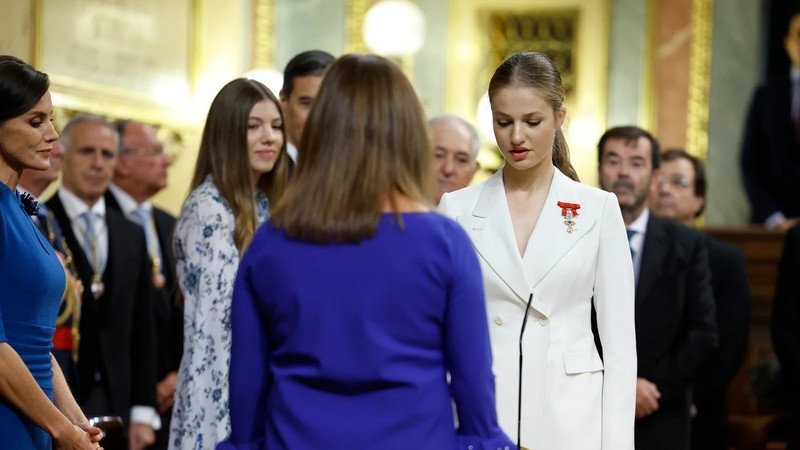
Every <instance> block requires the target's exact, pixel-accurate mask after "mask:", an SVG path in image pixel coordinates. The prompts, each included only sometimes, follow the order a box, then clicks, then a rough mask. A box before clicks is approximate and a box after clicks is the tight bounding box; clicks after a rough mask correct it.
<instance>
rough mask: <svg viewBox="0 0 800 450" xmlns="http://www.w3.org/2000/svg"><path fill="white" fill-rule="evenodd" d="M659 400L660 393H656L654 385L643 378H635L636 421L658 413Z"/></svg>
mask: <svg viewBox="0 0 800 450" xmlns="http://www.w3.org/2000/svg"><path fill="white" fill-rule="evenodd" d="M660 398H661V392H658V388H657V387H656V385H655V384H653V383H651V382H649V381H647V380H645V379H644V378H637V379H636V419H637V420H638V419H642V418H644V417H647V416H649V415H650V414H653V413H654V412H656V411H658V399H660Z"/></svg>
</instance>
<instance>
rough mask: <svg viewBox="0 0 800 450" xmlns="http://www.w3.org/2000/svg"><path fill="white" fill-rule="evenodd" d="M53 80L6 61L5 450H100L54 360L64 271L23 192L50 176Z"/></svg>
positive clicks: (0, 436)
mask: <svg viewBox="0 0 800 450" xmlns="http://www.w3.org/2000/svg"><path fill="white" fill-rule="evenodd" d="M48 88H49V80H48V77H47V75H45V74H43V73H41V72H39V71H37V70H35V69H33V68H32V67H31V66H29V65H28V64H26V63H24V62H22V61H21V60H19V59H17V58H14V57H11V56H4V55H0V449H14V450H50V448H51V445H52V442H51V438H52V439H54V440H55V441H56V444H57V445H58V447H59V448H60V449H70V450H73V449H79V450H94V449H96V448H99V444H97V442H98V441H99V440H100V430H99V429H97V428H94V427H90V426H89V424H88V420H87V419H86V416H84V414H83V413H82V412H81V410H80V408H79V407H78V405H77V403H76V402H75V400H74V399H73V397H72V394H71V393H70V391H69V388H68V387H67V384H66V381H64V376H63V374H62V373H61V371H60V370H59V368H58V365H57V364H56V363H55V359H54V358H53V357H52V355H51V354H50V349H51V347H52V344H51V343H52V339H53V333H54V331H55V322H56V314H57V313H58V305H59V302H60V301H61V296H62V294H63V292H64V286H65V282H66V279H65V274H64V268H63V267H62V265H61V262H60V261H59V260H58V257H57V256H56V254H55V251H54V250H53V248H52V247H51V246H50V244H49V242H48V241H47V239H45V237H44V236H42V235H41V234H40V233H39V231H38V229H37V228H36V226H35V225H34V224H33V222H32V220H31V218H30V217H29V216H30V215H31V214H33V213H34V209H35V204H34V202H32V201H25V199H23V198H22V197H20V196H19V195H18V194H17V192H16V188H17V182H18V181H19V176H20V174H21V173H22V171H23V170H46V169H47V168H48V167H50V159H49V158H50V151H51V150H52V147H53V142H54V141H55V140H56V139H58V134H56V131H55V129H54V128H53V125H52V123H51V115H52V111H53V105H52V103H51V100H50V93H49V91H48Z"/></svg>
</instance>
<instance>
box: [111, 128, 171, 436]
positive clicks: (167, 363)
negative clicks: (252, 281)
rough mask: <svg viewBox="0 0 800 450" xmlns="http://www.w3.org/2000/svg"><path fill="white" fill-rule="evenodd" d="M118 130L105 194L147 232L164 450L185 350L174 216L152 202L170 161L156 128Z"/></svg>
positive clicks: (113, 207) (114, 206) (162, 183)
mask: <svg viewBox="0 0 800 450" xmlns="http://www.w3.org/2000/svg"><path fill="white" fill-rule="evenodd" d="M114 126H115V127H116V129H117V131H118V132H119V136H120V139H119V149H118V152H117V154H118V157H117V163H116V165H115V167H114V176H113V179H112V183H111V185H110V186H109V188H108V191H107V192H106V195H105V198H106V204H107V205H108V207H109V208H112V209H116V210H117V211H120V212H122V213H123V214H124V215H125V217H126V218H127V219H128V220H130V221H131V222H134V223H136V224H137V225H139V226H140V227H142V229H143V230H144V232H145V238H146V241H147V253H148V256H149V260H150V272H151V279H152V284H153V287H154V288H155V291H156V293H157V297H156V305H155V318H154V323H155V329H156V342H157V347H158V351H157V353H156V356H155V358H156V359H157V364H156V368H157V377H158V380H159V381H158V384H157V385H156V400H157V406H158V412H159V414H160V415H161V427H160V429H159V430H158V431H157V432H156V443H155V444H154V445H153V446H152V447H150V448H153V449H166V448H167V446H168V438H169V436H168V435H169V421H170V417H171V415H172V402H173V395H174V394H175V382H176V381H177V371H178V365H179V364H180V358H181V353H182V348H183V347H182V346H183V311H182V310H181V308H180V307H179V306H178V299H177V292H178V289H177V282H176V279H175V263H174V256H173V252H172V232H173V229H174V227H175V218H174V217H173V216H172V215H170V214H169V213H167V212H166V211H164V210H162V209H159V208H156V207H154V206H153V205H152V203H151V202H150V199H151V198H152V197H153V196H154V195H155V194H156V193H157V192H158V191H160V190H161V189H163V188H165V187H166V186H167V169H168V168H169V166H170V165H171V164H172V158H171V157H170V156H169V155H168V154H167V153H165V151H164V145H163V144H162V142H161V141H160V140H159V139H158V136H157V133H156V130H155V128H153V127H152V126H150V125H147V124H145V123H142V122H137V121H134V120H119V121H117V122H115V123H114Z"/></svg>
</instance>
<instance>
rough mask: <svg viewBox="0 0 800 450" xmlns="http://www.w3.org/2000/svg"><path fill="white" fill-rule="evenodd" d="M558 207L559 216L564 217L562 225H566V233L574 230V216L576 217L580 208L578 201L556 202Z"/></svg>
mask: <svg viewBox="0 0 800 450" xmlns="http://www.w3.org/2000/svg"><path fill="white" fill-rule="evenodd" d="M557 205H558V207H559V208H561V217H563V218H564V225H566V226H567V233H572V232H573V231H575V230H576V227H575V225H576V224H575V220H573V219H575V217H578V210H579V209H581V205H580V203H566V202H558V203H557Z"/></svg>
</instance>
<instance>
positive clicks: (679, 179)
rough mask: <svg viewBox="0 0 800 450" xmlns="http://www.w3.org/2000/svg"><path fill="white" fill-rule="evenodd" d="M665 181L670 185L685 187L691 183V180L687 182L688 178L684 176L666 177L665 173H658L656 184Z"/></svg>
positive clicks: (664, 182)
mask: <svg viewBox="0 0 800 450" xmlns="http://www.w3.org/2000/svg"><path fill="white" fill-rule="evenodd" d="M666 183H669V185H670V186H672V187H676V188H687V187H689V185H690V184H691V182H689V179H688V178H686V177H684V176H680V175H676V176H672V177H667V176H666V175H659V176H658V184H666Z"/></svg>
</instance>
